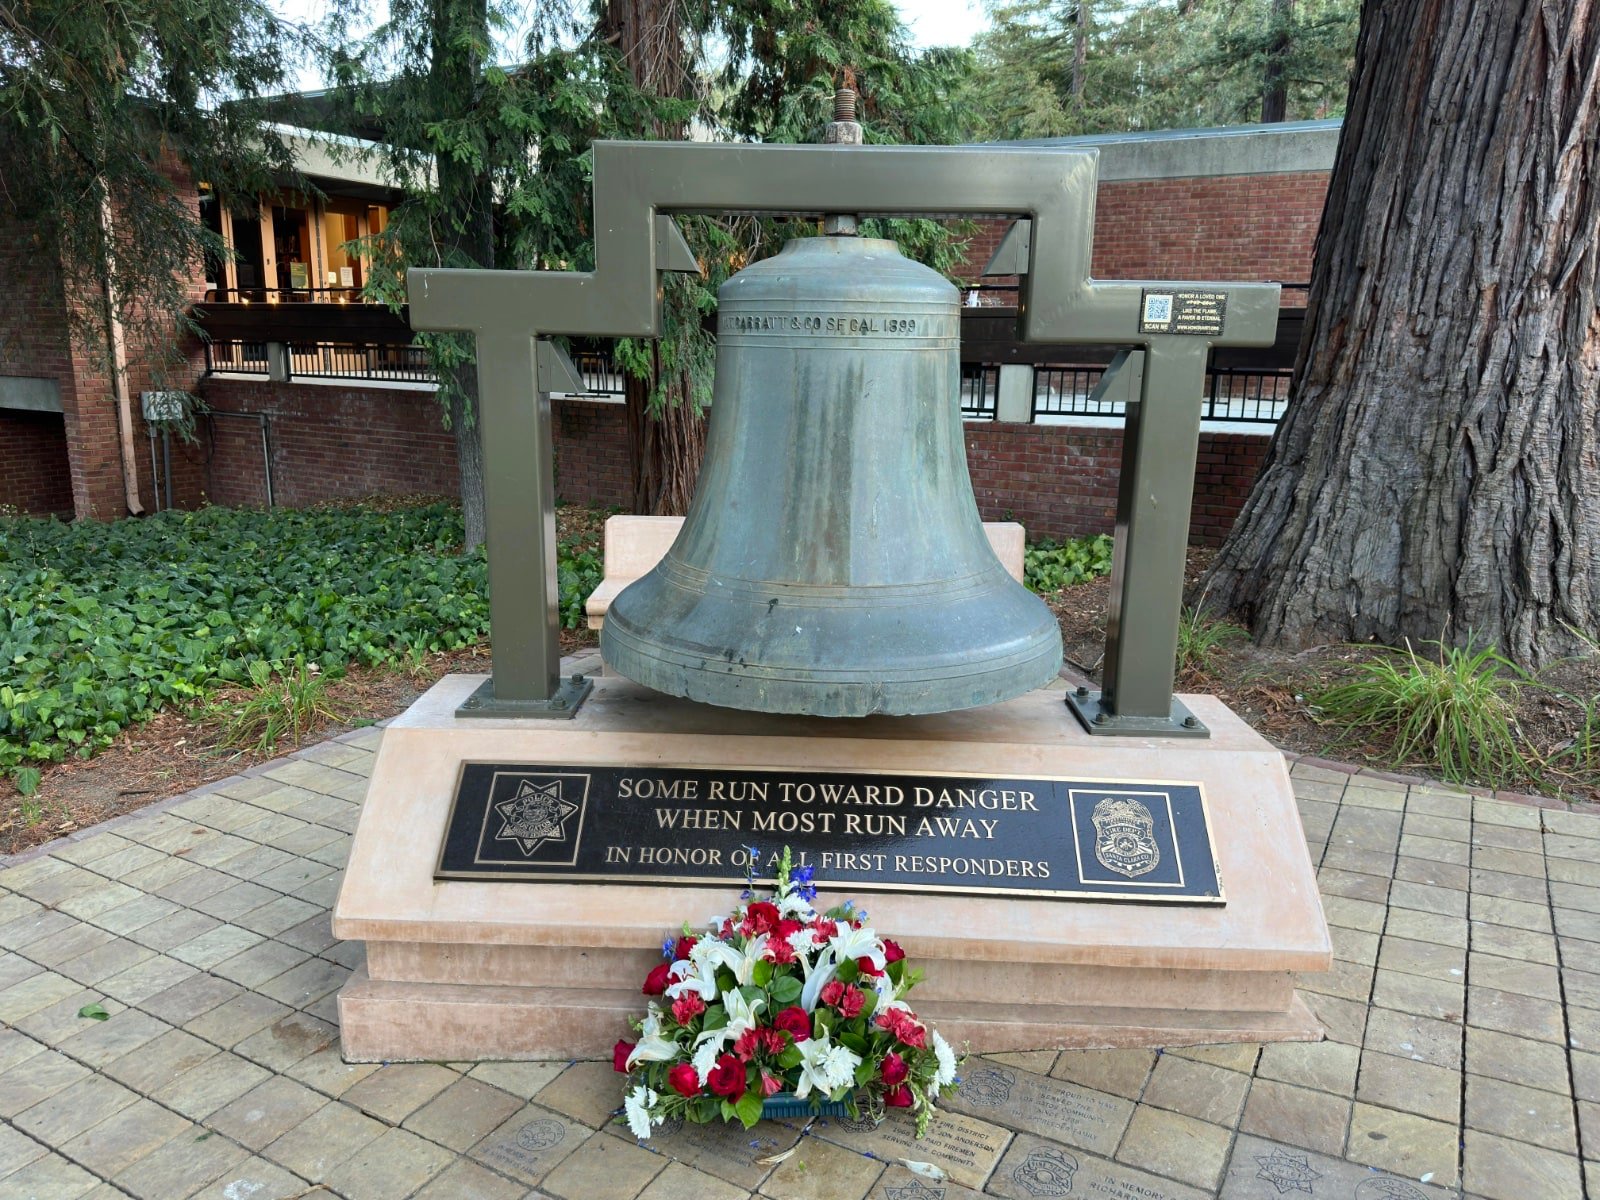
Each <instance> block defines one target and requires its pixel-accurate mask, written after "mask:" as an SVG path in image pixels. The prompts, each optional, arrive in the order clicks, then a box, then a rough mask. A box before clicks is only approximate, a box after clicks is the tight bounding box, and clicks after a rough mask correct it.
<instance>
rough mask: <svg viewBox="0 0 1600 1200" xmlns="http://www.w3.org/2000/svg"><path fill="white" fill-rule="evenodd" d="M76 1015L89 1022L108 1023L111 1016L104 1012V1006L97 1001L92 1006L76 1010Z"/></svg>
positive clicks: (87, 1005) (88, 1005) (86, 1005)
mask: <svg viewBox="0 0 1600 1200" xmlns="http://www.w3.org/2000/svg"><path fill="white" fill-rule="evenodd" d="M78 1015H79V1016H80V1017H84V1018H86V1019H87V1020H90V1021H108V1020H110V1019H111V1014H110V1013H108V1012H107V1011H106V1006H105V1005H103V1004H101V1003H100V1002H99V1001H98V1000H97V1001H95V1002H94V1003H93V1004H85V1005H84V1006H83V1007H82V1008H80V1009H79V1010H78Z"/></svg>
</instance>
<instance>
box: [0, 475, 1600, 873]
mask: <svg viewBox="0 0 1600 1200" xmlns="http://www.w3.org/2000/svg"><path fill="white" fill-rule="evenodd" d="M605 516H606V514H605V513H602V512H597V511H594V510H590V509H584V508H578V507H576V506H568V507H563V508H561V509H558V510H557V518H558V529H557V533H558V536H559V537H560V538H561V539H562V540H563V541H567V540H570V541H573V542H576V543H579V544H580V545H598V543H599V540H600V536H601V532H602V529H603V526H604V522H605ZM1210 558H1211V552H1210V551H1209V550H1192V551H1190V554H1189V562H1188V575H1189V580H1190V582H1191V583H1194V582H1196V581H1198V579H1199V578H1200V577H1201V576H1202V575H1203V574H1204V572H1205V569H1206V567H1207V566H1208V565H1209V563H1210ZM1109 596H1110V581H1109V579H1106V578H1102V579H1097V580H1093V581H1091V582H1089V583H1084V584H1079V585H1078V586H1076V587H1072V588H1067V589H1065V590H1063V591H1061V592H1058V593H1056V594H1055V595H1053V596H1048V597H1045V600H1046V602H1047V603H1048V604H1049V605H1050V607H1051V609H1052V610H1053V611H1054V612H1055V613H1056V615H1057V618H1058V619H1059V620H1060V622H1061V632H1062V641H1063V646H1064V650H1065V654H1066V659H1067V662H1068V663H1069V664H1070V665H1071V666H1073V667H1075V668H1076V669H1077V670H1079V671H1081V672H1082V673H1083V674H1085V675H1087V676H1089V678H1090V679H1092V680H1098V678H1099V672H1100V660H1101V657H1102V655H1103V652H1104V649H1105V620H1106V608H1107V601H1108V598H1109ZM595 644H596V637H595V635H594V634H593V633H591V632H590V631H589V630H587V629H581V630H564V631H563V632H562V635H561V651H562V653H563V654H572V653H575V652H577V651H578V650H581V649H585V648H588V647H592V646H594V645H595ZM1370 654H1371V650H1370V649H1369V648H1366V647H1358V646H1348V645H1328V646H1315V647H1312V648H1310V649H1306V650H1302V651H1298V652H1292V653H1291V652H1284V651H1275V650H1268V649H1263V648H1261V647H1258V646H1255V645H1254V644H1252V643H1250V642H1249V641H1248V640H1247V639H1240V640H1238V641H1235V642H1232V643H1230V644H1228V645H1225V646H1223V647H1221V648H1219V649H1217V650H1216V651H1214V652H1213V653H1212V655H1211V656H1210V661H1209V663H1208V664H1206V665H1205V666H1203V667H1201V668H1197V669H1191V670H1190V671H1188V672H1187V673H1186V674H1185V675H1184V676H1183V677H1181V678H1180V679H1179V681H1178V690H1179V691H1189V692H1210V693H1212V694H1214V695H1216V696H1218V697H1220V698H1221V699H1222V700H1223V701H1224V702H1225V703H1227V704H1228V705H1229V707H1231V708H1232V709H1233V710H1234V711H1235V712H1237V713H1238V714H1239V715H1240V716H1241V717H1243V718H1244V719H1245V720H1246V721H1248V722H1249V723H1250V724H1251V725H1252V726H1254V727H1255V728H1256V729H1258V730H1260V731H1261V733H1262V734H1263V735H1265V736H1266V737H1267V738H1268V739H1270V740H1271V741H1272V742H1273V743H1274V744H1276V745H1278V746H1281V747H1283V748H1284V749H1285V750H1290V751H1295V752H1297V753H1301V754H1310V755H1315V756H1318V757H1321V758H1329V759H1339V760H1343V761H1346V762H1352V763H1357V764H1363V765H1368V766H1371V767H1374V768H1380V769H1385V770H1390V771H1397V772H1401V773H1409V774H1415V775H1423V776H1425V775H1428V774H1429V772H1428V770H1427V767H1426V765H1425V764H1421V763H1407V762H1397V761H1395V759H1394V756H1393V753H1392V750H1391V747H1390V746H1388V745H1387V744H1384V743H1383V742H1381V741H1373V740H1362V739H1359V738H1352V737H1351V736H1350V735H1348V734H1347V733H1346V732H1344V731H1343V730H1341V729H1338V728H1336V727H1333V726H1330V725H1328V724H1327V723H1325V722H1322V721H1319V720H1318V719H1317V717H1316V715H1315V714H1314V713H1313V711H1312V707H1311V702H1310V699H1309V698H1310V697H1312V696H1314V695H1315V694H1316V693H1317V692H1318V691H1320V690H1321V689H1323V688H1326V687H1328V686H1331V685H1332V684H1333V683H1334V682H1336V681H1338V680H1340V679H1343V678H1348V677H1349V676H1350V674H1351V673H1352V671H1353V668H1354V666H1355V664H1357V663H1358V662H1360V661H1363V660H1365V659H1366V658H1367V657H1369V656H1370ZM488 669H489V656H488V648H487V647H486V646H476V647H472V648H469V649H466V650H459V651H453V652H450V653H446V654H436V655H432V656H430V657H429V658H428V659H427V660H425V661H424V662H423V663H422V664H420V665H419V666H418V667H416V668H415V669H409V670H402V669H398V668H396V669H387V670H381V669H370V668H352V669H351V670H350V671H349V672H348V673H347V674H346V675H345V676H344V677H343V678H341V679H337V680H331V681H330V682H329V685H328V701H329V706H330V707H331V708H332V709H333V711H334V712H336V713H337V714H338V715H339V719H338V720H324V721H321V722H319V723H317V724H316V725H315V726H314V727H313V728H312V729H311V731H310V732H309V733H308V734H307V735H306V736H305V737H304V738H303V739H302V741H304V742H306V743H310V742H316V741H320V740H322V739H323V738H326V737H328V736H330V735H332V734H334V733H338V732H342V731H343V730H345V729H349V728H355V727H358V726H361V725H370V724H372V723H374V722H376V721H380V720H383V719H385V718H388V717H391V716H394V715H395V714H396V713H399V712H401V711H402V710H404V709H405V708H406V706H407V705H409V704H410V703H411V702H412V701H413V700H415V699H416V698H417V697H418V696H420V695H421V694H422V693H423V692H424V691H426V690H427V689H428V688H429V687H430V686H432V684H433V683H434V682H435V681H436V680H438V679H439V678H441V677H442V676H444V675H447V674H451V673H453V672H486V671H488ZM238 695H239V696H240V697H242V695H243V693H239V694H238ZM1574 696H1590V697H1592V696H1600V659H1589V660H1584V661H1578V662H1565V663H1558V664H1555V665H1554V666H1552V667H1550V668H1548V669H1547V670H1545V671H1543V672H1541V673H1540V675H1539V677H1538V680H1537V684H1536V685H1535V686H1524V687H1523V688H1522V689H1521V690H1520V692H1519V695H1518V698H1517V702H1516V721H1517V724H1518V726H1519V728H1520V730H1521V732H1522V734H1523V737H1524V738H1525V740H1526V742H1527V743H1528V744H1529V745H1530V746H1531V747H1532V748H1533V749H1534V751H1535V752H1536V753H1537V755H1539V756H1541V757H1543V758H1546V759H1548V758H1549V757H1551V756H1553V755H1555V754H1557V753H1558V752H1559V751H1560V750H1561V749H1563V748H1564V747H1565V746H1566V745H1570V744H1571V740H1572V738H1573V735H1574V731H1575V730H1576V729H1577V728H1578V726H1579V724H1580V722H1581V720H1582V710H1581V708H1580V707H1579V705H1578V704H1577V703H1576V702H1575V701H1574V699H1573V698H1572V697H1574ZM215 699H217V700H218V701H220V702H221V703H222V705H223V706H224V707H225V706H226V703H227V701H228V700H229V699H230V696H228V695H227V694H223V695H222V696H220V697H217V698H215ZM213 711H214V709H213ZM223 725H224V722H223V720H222V718H220V717H218V716H216V715H210V716H207V715H203V714H201V713H192V714H184V713H179V712H174V711H169V712H164V713H161V714H160V715H158V716H157V717H155V718H154V719H153V720H151V721H149V722H147V723H145V724H143V725H139V726H135V727H133V728H131V729H128V730H126V731H124V733H123V734H122V735H121V737H119V738H118V739H117V741H116V743H115V744H113V745H112V746H111V747H110V748H109V749H107V750H105V751H102V752H101V753H100V754H98V755H96V756H95V757H94V758H92V759H89V760H87V761H81V760H69V761H67V762H63V763H57V764H53V765H50V766H47V767H45V768H44V773H43V779H42V781H41V783H40V786H39V789H38V791H37V792H36V793H35V795H33V796H32V797H27V798H24V797H21V796H18V795H16V794H14V793H13V794H12V795H10V796H8V797H5V798H3V799H0V855H3V854H15V853H18V852H19V851H22V850H25V849H27V848H28V847H30V846H34V845H38V844H40V843H42V842H46V841H49V840H51V839H53V838H57V837H60V836H62V835H63V834H67V833H71V832H73V831H74V830H77V829H81V828H84V827H86V826H88V825H92V824H95V823H97V822H100V821H104V820H106V819H108V818H110V817H114V816H118V815H121V814H122V813H125V812H130V811H132V810H134V809H137V808H142V807H144V806H145V805H147V804H151V803H154V802H155V801H157V800H160V799H163V798H165V797H167V796H171V795H174V794H176V793H179V792H185V791H188V790H190V789H191V788H195V787H198V786H200V785H201V784H203V783H208V782H211V781H214V780H217V779H222V778H225V777H227V776H229V775H232V774H234V773H236V772H237V771H239V770H240V769H242V768H243V767H246V766H249V765H251V764H253V763H256V762H260V761H264V760H266V759H269V758H274V757H276V756H278V755H281V754H284V753H286V752H288V751H289V750H292V749H294V748H295V745H294V744H292V743H286V742H280V743H278V744H277V745H275V746H273V747H270V748H265V749H242V748H239V747H229V746H224V745H223V744H222V731H223ZM1478 782H1482V781H1478ZM1498 786H1499V787H1500V788H1502V789H1506V790H1511V791H1525V792H1536V793H1543V794H1547V795H1560V796H1562V797H1563V798H1566V799H1570V800H1575V801H1595V800H1600V779H1596V778H1595V777H1594V776H1593V775H1590V776H1587V777H1585V776H1578V775H1574V774H1572V773H1570V772H1564V771H1561V770H1559V769H1554V768H1547V769H1545V770H1543V771H1541V772H1540V773H1539V774H1538V775H1536V776H1529V777H1526V778H1519V779H1507V780H1500V781H1498Z"/></svg>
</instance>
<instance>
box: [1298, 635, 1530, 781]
mask: <svg viewBox="0 0 1600 1200" xmlns="http://www.w3.org/2000/svg"><path fill="white" fill-rule="evenodd" d="M1436 644H1437V646H1438V650H1439V657H1438V660H1437V661H1433V660H1430V659H1427V658H1422V657H1419V656H1418V655H1417V653H1416V652H1415V651H1414V650H1413V649H1412V648H1411V645H1410V643H1409V642H1408V643H1407V644H1406V648H1405V649H1404V650H1389V651H1387V652H1385V653H1384V654H1383V655H1382V656H1381V657H1379V658H1375V659H1372V660H1371V661H1368V662H1364V663H1361V664H1360V665H1359V666H1358V667H1357V673H1356V677H1355V678H1354V679H1352V680H1350V681H1349V682H1347V683H1342V684H1339V685H1337V686H1335V687H1332V688H1328V689H1327V690H1325V691H1323V692H1322V693H1321V694H1320V695H1317V696H1315V697H1314V698H1313V706H1314V711H1316V712H1317V713H1318V714H1319V715H1321V716H1322V717H1323V718H1324V719H1326V720H1328V721H1331V722H1333V723H1335V724H1339V725H1343V726H1344V727H1345V729H1346V730H1347V731H1349V732H1356V731H1360V732H1364V733H1368V734H1379V735H1382V736H1384V737H1387V738H1391V739H1392V740H1393V761H1394V762H1395V763H1396V765H1400V764H1404V763H1410V762H1416V763H1423V764H1426V765H1427V766H1429V767H1431V768H1432V769H1434V770H1437V771H1438V772H1439V773H1440V774H1441V775H1443V776H1444V778H1446V779H1448V780H1451V781H1452V782H1457V783H1462V782H1467V781H1470V780H1481V781H1484V782H1488V783H1498V782H1499V781H1501V780H1503V779H1505V778H1507V777H1509V776H1526V775H1528V774H1531V773H1532V768H1531V766H1530V764H1529V762H1528V759H1527V758H1526V756H1525V755H1524V754H1523V751H1522V744H1521V737H1520V734H1519V731H1518V729H1517V725H1516V717H1515V713H1514V708H1515V703H1516V698H1517V693H1518V690H1519V680H1520V679H1521V678H1522V673H1521V672H1520V671H1519V670H1518V668H1517V667H1516V666H1515V665H1514V664H1513V663H1511V662H1510V661H1509V660H1507V659H1506V658H1504V657H1502V656H1501V655H1500V654H1499V653H1498V652H1497V651H1496V650H1495V649H1494V648H1493V647H1484V648H1482V649H1478V648H1474V646H1473V645H1472V642H1471V639H1470V638H1469V639H1468V644H1467V646H1466V647H1465V648H1460V647H1455V646H1446V645H1444V644H1443V643H1436Z"/></svg>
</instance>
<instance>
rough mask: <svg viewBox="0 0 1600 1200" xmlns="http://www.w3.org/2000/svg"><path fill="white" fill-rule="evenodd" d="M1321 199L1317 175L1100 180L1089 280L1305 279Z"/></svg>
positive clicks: (1321, 176)
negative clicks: (1092, 258)
mask: <svg viewBox="0 0 1600 1200" xmlns="http://www.w3.org/2000/svg"><path fill="white" fill-rule="evenodd" d="M1327 195H1328V175H1327V173H1326V172H1324V171H1305V172H1299V173H1294V174H1284V175H1217V176H1209V177H1204V178H1192V179H1140V180H1128V181H1111V182H1106V183H1102V184H1101V185H1100V191H1099V195H1098V198H1097V201H1096V205H1095V218H1094V267H1093V270H1094V274H1095V276H1096V277H1097V278H1100V279H1280V280H1286V281H1288V282H1291V283H1305V282H1306V281H1307V280H1309V279H1310V278H1311V251H1312V247H1313V246H1314V245H1315V243H1316V239H1317V224H1318V222H1319V221H1321V219H1322V205H1323V202H1324V200H1326V199H1327ZM1303 297H1304V294H1303V293H1295V295H1294V297H1293V298H1294V300H1295V302H1296V303H1298V302H1300V300H1302V299H1303Z"/></svg>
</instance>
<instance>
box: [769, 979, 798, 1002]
mask: <svg viewBox="0 0 1600 1200" xmlns="http://www.w3.org/2000/svg"><path fill="white" fill-rule="evenodd" d="M803 990H804V986H803V985H802V984H801V982H800V981H799V980H798V979H796V978H795V977H794V976H793V975H780V976H778V978H776V979H774V980H773V981H772V998H773V1000H774V1001H776V1002H777V1003H778V1004H793V1003H794V1002H795V1001H796V1000H798V999H800V993H801V992H802V991H803Z"/></svg>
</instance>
